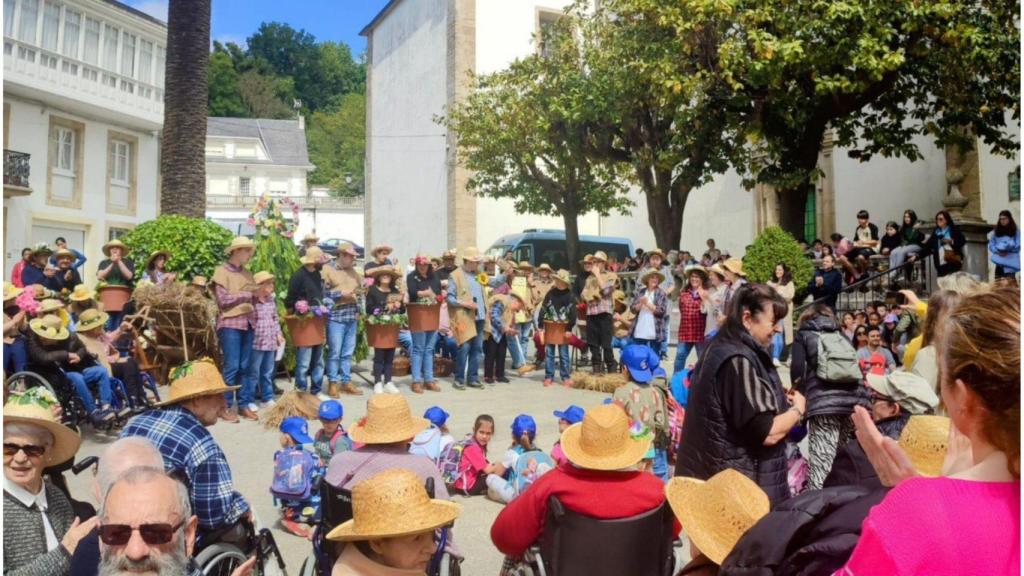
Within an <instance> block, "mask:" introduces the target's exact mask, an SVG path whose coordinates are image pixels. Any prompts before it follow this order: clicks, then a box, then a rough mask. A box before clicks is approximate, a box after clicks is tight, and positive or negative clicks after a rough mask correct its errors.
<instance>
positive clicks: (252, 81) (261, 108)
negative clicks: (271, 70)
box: [238, 70, 295, 119]
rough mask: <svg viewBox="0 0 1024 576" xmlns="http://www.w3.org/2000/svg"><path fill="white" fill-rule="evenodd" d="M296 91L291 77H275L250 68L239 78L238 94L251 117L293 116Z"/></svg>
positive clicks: (247, 114)
mask: <svg viewBox="0 0 1024 576" xmlns="http://www.w3.org/2000/svg"><path fill="white" fill-rule="evenodd" d="M293 93H294V88H293V86H292V82H291V78H275V77H273V76H266V75H264V74H260V73H259V72H257V71H256V70H250V71H248V72H246V73H244V74H242V75H241V77H239V79H238V94H239V97H240V98H241V100H242V102H243V103H244V105H245V109H246V116H247V117H249V118H278V119H282V118H291V117H292V116H294V115H295V113H294V112H293V110H292V107H291V106H290V105H289V103H288V102H289V100H290V99H289V96H290V95H291V94H293Z"/></svg>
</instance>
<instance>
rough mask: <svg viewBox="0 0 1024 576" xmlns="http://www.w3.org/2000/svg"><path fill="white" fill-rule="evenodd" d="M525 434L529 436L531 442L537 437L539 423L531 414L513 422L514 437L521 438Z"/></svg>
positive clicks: (521, 416) (518, 417)
mask: <svg viewBox="0 0 1024 576" xmlns="http://www.w3.org/2000/svg"><path fill="white" fill-rule="evenodd" d="M523 434H528V435H529V436H530V439H531V440H533V438H534V436H536V435H537V423H536V422H534V421H533V416H530V415H529V414H520V415H519V416H516V419H515V420H513V421H512V435H513V436H515V437H516V438H519V437H520V436H522V435H523Z"/></svg>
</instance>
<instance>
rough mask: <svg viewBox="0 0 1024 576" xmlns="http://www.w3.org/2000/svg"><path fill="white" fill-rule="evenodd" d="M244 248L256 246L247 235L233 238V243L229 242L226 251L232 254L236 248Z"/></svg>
mask: <svg viewBox="0 0 1024 576" xmlns="http://www.w3.org/2000/svg"><path fill="white" fill-rule="evenodd" d="M243 248H256V244H254V243H253V241H252V240H250V239H249V238H246V237H245V236H235V237H234V238H232V239H231V244H228V247H227V248H225V249H224V251H225V252H227V253H228V254H231V253H233V252H234V251H235V250H241V249H243Z"/></svg>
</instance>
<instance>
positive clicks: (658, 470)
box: [651, 448, 670, 482]
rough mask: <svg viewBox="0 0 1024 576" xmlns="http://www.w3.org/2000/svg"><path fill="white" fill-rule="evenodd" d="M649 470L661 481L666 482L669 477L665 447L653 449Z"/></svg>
mask: <svg viewBox="0 0 1024 576" xmlns="http://www.w3.org/2000/svg"><path fill="white" fill-rule="evenodd" d="M651 472H653V473H654V475H655V476H657V477H658V478H659V479H660V480H661V481H662V482H668V480H669V478H670V476H669V475H668V451H667V450H666V449H665V448H655V449H654V463H653V466H651Z"/></svg>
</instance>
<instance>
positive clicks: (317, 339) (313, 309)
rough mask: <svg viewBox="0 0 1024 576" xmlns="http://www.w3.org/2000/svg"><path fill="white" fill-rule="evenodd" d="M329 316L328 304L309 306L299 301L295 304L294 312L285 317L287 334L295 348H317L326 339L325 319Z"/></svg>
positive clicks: (329, 308)
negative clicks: (289, 335)
mask: <svg viewBox="0 0 1024 576" xmlns="http://www.w3.org/2000/svg"><path fill="white" fill-rule="evenodd" d="M330 315H331V307H330V305H329V303H328V302H324V303H320V304H316V305H313V306H310V304H309V302H307V301H305V300H299V301H298V302H296V303H295V311H294V313H292V314H289V315H287V316H285V318H284V321H285V324H287V325H288V333H289V334H291V337H292V343H293V344H295V346H296V347H299V348H304V347H307V346H319V345H321V344H323V343H324V341H325V340H326V339H327V337H326V329H327V318H328V317H329V316H330Z"/></svg>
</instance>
